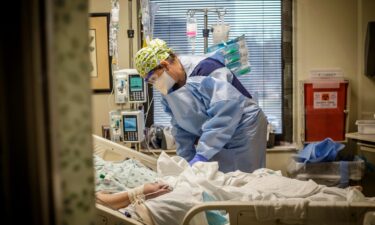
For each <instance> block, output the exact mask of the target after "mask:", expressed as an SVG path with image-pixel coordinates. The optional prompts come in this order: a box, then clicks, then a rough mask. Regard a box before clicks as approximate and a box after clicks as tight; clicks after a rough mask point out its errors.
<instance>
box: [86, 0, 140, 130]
mask: <svg viewBox="0 0 375 225" xmlns="http://www.w3.org/2000/svg"><path fill="white" fill-rule="evenodd" d="M119 1H120V33H119V42H118V45H119V62H118V65H119V68H120V69H124V68H129V38H128V37H127V33H126V32H127V29H128V27H129V19H128V16H129V14H128V6H129V5H128V0H119ZM110 10H111V1H110V0H90V5H89V12H90V13H103V12H108V13H109V12H110ZM132 16H133V21H132V27H133V29H134V30H135V35H134V38H133V53H136V52H137V50H138V49H137V46H138V41H137V40H138V34H137V31H136V29H137V16H138V15H137V10H136V0H133V1H132ZM125 107H126V106H125ZM115 108H119V106H117V105H116V104H115V103H114V95H111V94H110V93H104V94H103V93H101V94H98V93H95V94H93V95H92V109H93V110H92V113H93V114H92V116H93V133H94V134H97V135H100V136H101V134H102V131H101V129H102V128H101V127H102V125H108V124H109V122H108V121H109V118H108V113H109V111H111V110H113V109H115Z"/></svg>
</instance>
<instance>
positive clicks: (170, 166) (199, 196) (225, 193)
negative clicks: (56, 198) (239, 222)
mask: <svg viewBox="0 0 375 225" xmlns="http://www.w3.org/2000/svg"><path fill="white" fill-rule="evenodd" d="M118 165H120V164H118ZM118 165H115V166H118ZM112 166H114V165H112ZM105 168H106V167H105V166H104V167H102V168H100V170H99V171H100V173H99V174H104V173H107V174H108V171H107V170H104V169H105ZM107 169H109V168H107ZM112 169H115V170H117V171H118V172H120V173H119V174H120V175H124V176H123V177H120V176H119V175H116V173H114V174H111V176H109V178H111V179H108V180H110V181H111V182H110V183H109V184H112V183H113V184H115V185H114V188H112V187H110V186H108V185H107V184H106V183H105V182H107V181H106V180H107V175H106V176H105V178H104V179H103V178H100V175H99V177H98V182H102V184H103V185H102V186H97V191H98V192H97V194H96V198H97V202H98V203H101V204H102V205H105V206H107V207H110V208H112V209H116V210H119V209H122V208H126V207H128V206H131V207H130V208H132V207H133V208H134V211H132V209H128V208H129V207H128V208H127V209H126V210H125V215H126V212H130V214H131V217H132V218H134V217H135V216H136V215H140V216H139V217H140V218H142V219H143V220H142V221H143V222H145V221H150V222H149V223H146V224H159V225H160V224H181V222H182V220H183V218H184V216H185V214H186V212H187V211H188V210H190V209H191V208H192V207H193V206H195V205H197V204H199V203H201V202H207V201H254V200H258V201H259V200H265V201H272V202H274V201H277V200H288V199H292V200H300V201H301V202H306V201H329V202H336V201H347V202H355V201H364V200H365V197H364V196H363V194H362V193H361V192H360V191H361V187H354V188H353V187H350V188H346V189H341V188H335V187H326V186H324V185H318V184H316V183H315V182H313V181H311V180H310V181H299V180H296V179H291V178H287V177H283V176H282V175H281V173H279V172H278V171H273V170H269V169H259V170H256V171H254V172H253V173H244V172H241V171H235V172H230V173H222V172H220V171H218V165H217V163H215V162H210V163H196V164H194V166H192V167H191V166H189V164H188V162H186V161H185V160H184V159H183V158H181V157H177V156H175V157H169V156H168V155H166V154H165V153H162V154H161V155H160V157H159V159H158V173H156V172H153V171H152V172H153V174H149V175H150V178H147V177H146V178H147V179H149V180H155V181H156V180H159V181H162V182H160V183H156V182H154V181H147V182H145V180H147V179H143V178H142V179H140V178H141V175H142V174H145V173H146V169H145V168H142V167H139V166H138V164H135V165H133V164H132V165H131V166H129V165H127V166H126V169H125V167H124V168H122V169H121V170H120V169H118V168H117V167H116V168H115V167H114V168H112ZM130 169H131V171H130V172H129V170H130ZM137 171H138V173H139V174H138V175H139V176H138V175H136V174H137ZM97 172H98V171H97ZM125 174H126V176H125ZM132 175H133V176H132ZM135 177H136V180H137V182H143V183H142V184H141V185H137V186H134V187H130V186H129V184H132V185H135V183H129V181H128V180H129V179H132V178H135ZM120 178H123V180H120ZM134 182H135V180H134ZM120 183H121V184H126V185H125V186H126V187H124V189H123V190H119V188H122V186H119V185H117V184H120ZM97 184H98V183H97ZM104 185H106V186H104ZM116 185H117V186H116ZM98 187H100V188H103V189H102V190H98ZM109 187H110V188H109ZM171 187H173V191H171V190H172V188H171ZM100 188H99V189H100ZM107 188H109V191H108V189H107ZM109 192H112V193H113V192H118V193H114V194H111V193H109ZM156 197H157V198H156ZM146 200H147V201H146ZM132 212H137V213H136V215H134V214H132ZM296 212H299V211H296ZM206 213H207V212H206ZM298 215H299V214H298V213H295V215H294V216H296V217H297V219H301V218H299V217H298ZM301 215H302V214H301ZM219 216H222V215H219ZM257 216H259V217H260V218H262V214H259V215H257ZM129 217H130V216H129ZM222 217H223V216H222ZM144 218H146V219H144ZM206 218H207V220H206V221H208V224H209V225H211V223H210V220H209V218H212V216H211V217H210V216H209V215H208V214H206ZM216 218H217V215H216ZM302 219H303V218H302ZM223 220H224V221H225V215H224V219H223ZM195 224H207V223H202V222H201V221H199V222H197V223H195ZM213 224H215V223H213ZM224 224H225V223H224Z"/></svg>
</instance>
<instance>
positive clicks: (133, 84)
mask: <svg viewBox="0 0 375 225" xmlns="http://www.w3.org/2000/svg"><path fill="white" fill-rule="evenodd" d="M129 84H130V85H129V87H130V91H131V92H132V91H143V79H142V77H140V76H139V75H136V76H134V75H132V76H129Z"/></svg>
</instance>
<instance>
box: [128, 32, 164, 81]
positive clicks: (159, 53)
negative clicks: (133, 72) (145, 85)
mask: <svg viewBox="0 0 375 225" xmlns="http://www.w3.org/2000/svg"><path fill="white" fill-rule="evenodd" d="M170 51H171V49H170V48H168V46H167V44H166V43H165V41H163V40H160V39H154V40H152V41H150V43H149V44H148V46H147V47H144V48H142V49H141V50H139V51H138V52H137V54H136V55H135V67H136V69H137V71H138V73H139V74H140V75H141V76H142V77H145V76H146V75H147V73H148V72H150V71H151V70H152V69H154V68H155V67H156V66H158V65H159V64H160V62H161V61H163V60H165V59H167V58H168V56H169V53H170Z"/></svg>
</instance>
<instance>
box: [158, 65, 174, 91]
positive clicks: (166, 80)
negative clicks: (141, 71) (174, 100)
mask: <svg viewBox="0 0 375 225" xmlns="http://www.w3.org/2000/svg"><path fill="white" fill-rule="evenodd" d="M175 83H176V81H175V80H174V79H173V78H172V77H171V76H169V74H168V73H167V72H166V71H165V70H164V72H163V73H162V75H161V76H160V77H159V78H158V79H156V80H155V83H154V87H155V88H156V90H158V91H160V92H161V93H162V94H163V95H167V94H168V91H169V89H171V88H172V87H173V85H174V84H175Z"/></svg>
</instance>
